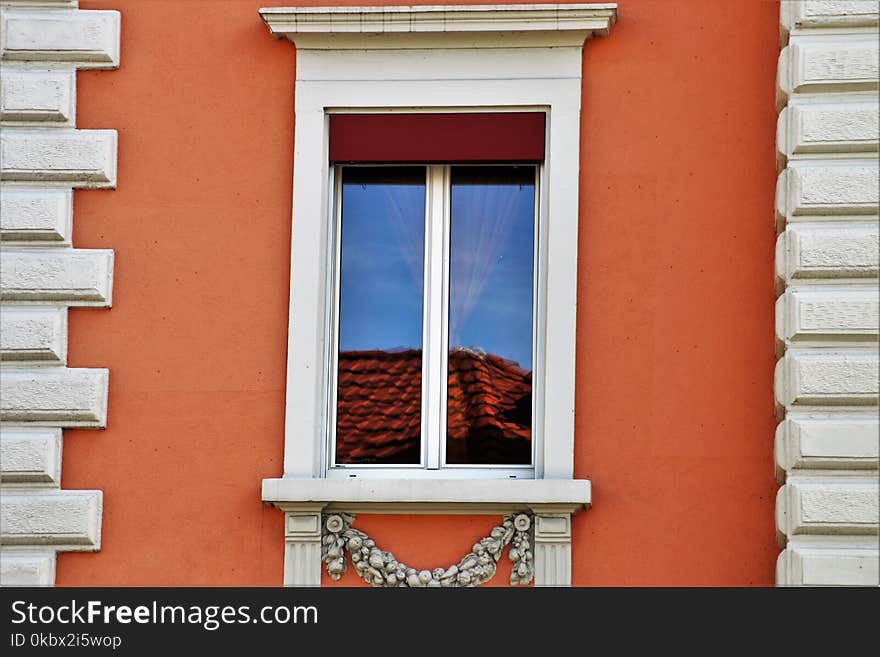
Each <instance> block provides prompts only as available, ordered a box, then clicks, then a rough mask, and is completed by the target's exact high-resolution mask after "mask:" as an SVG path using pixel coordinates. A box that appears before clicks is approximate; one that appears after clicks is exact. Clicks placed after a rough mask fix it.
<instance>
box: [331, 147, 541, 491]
mask: <svg viewBox="0 0 880 657" xmlns="http://www.w3.org/2000/svg"><path fill="white" fill-rule="evenodd" d="M447 147H448V145H447ZM334 178H335V181H334V182H335V192H336V193H335V194H334V198H335V201H336V202H335V204H334V208H333V209H332V212H333V215H334V219H335V220H334V222H333V226H334V228H335V239H334V240H333V242H334V245H335V250H336V259H335V262H334V264H335V270H334V272H333V280H334V284H333V290H334V294H333V297H332V298H333V302H334V308H333V311H334V312H332V313H331V315H332V317H333V318H334V324H333V326H332V328H331V333H332V336H333V340H332V344H333V345H334V349H333V353H332V355H331V357H332V358H333V359H334V362H333V366H332V367H331V368H329V371H330V372H332V373H333V374H334V376H332V377H331V381H330V388H331V390H330V393H331V395H330V398H331V400H332V402H331V406H330V410H331V413H332V414H333V418H332V420H331V422H330V423H329V427H330V430H331V431H330V433H331V440H330V441H329V444H330V446H331V454H330V468H331V473H332V474H333V475H334V476H344V477H355V476H370V475H372V476H376V475H382V476H387V475H388V474H390V472H387V471H384V470H386V469H392V470H393V473H394V474H395V475H397V476H401V475H404V476H415V475H417V474H419V473H421V474H428V475H430V476H436V475H437V474H438V473H437V471H438V470H441V471H443V474H449V473H450V472H451V471H458V472H459V474H466V475H467V476H474V475H475V473H477V472H478V471H481V472H480V474H481V475H482V476H486V475H490V476H502V477H510V478H520V477H533V476H534V449H533V446H534V444H535V442H534V438H535V432H534V430H533V426H532V416H533V394H532V392H533V390H532V372H533V362H534V352H535V336H536V331H535V313H534V307H535V304H534V299H535V288H536V280H537V279H536V276H535V273H536V271H537V268H536V255H537V251H536V249H535V242H536V235H537V229H538V221H537V217H538V203H537V200H538V198H539V195H538V194H537V190H538V187H539V167H538V166H536V165H534V164H500V165H499V164H493V165H485V164H479V165H432V166H411V165H410V166H400V165H398V166H395V165H387V166H380V165H360V166H358V165H343V166H337V167H336V168H335V170H334Z"/></svg>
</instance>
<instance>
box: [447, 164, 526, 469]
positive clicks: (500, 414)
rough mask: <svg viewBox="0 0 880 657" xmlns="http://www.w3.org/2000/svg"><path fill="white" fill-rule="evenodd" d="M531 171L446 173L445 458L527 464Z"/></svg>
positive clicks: (462, 461) (467, 169)
mask: <svg viewBox="0 0 880 657" xmlns="http://www.w3.org/2000/svg"><path fill="white" fill-rule="evenodd" d="M534 235H535V168H534V167H509V166H508V167H502V166H495V167H465V166H460V167H453V168H452V210H451V227H450V245H449V279H450V286H449V370H448V374H447V376H448V378H447V382H448V392H447V410H446V415H447V422H446V424H447V430H446V462H447V463H451V464H498V465H529V464H531V462H532V446H531V442H532V325H533V322H532V305H533V299H532V296H533V282H534V247H535V245H534Z"/></svg>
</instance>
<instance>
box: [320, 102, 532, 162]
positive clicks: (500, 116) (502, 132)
mask: <svg viewBox="0 0 880 657" xmlns="http://www.w3.org/2000/svg"><path fill="white" fill-rule="evenodd" d="M543 160H544V113H543V112H489V113H471V114H457V113H455V114H453V113H450V114H331V115H330V161H331V162H401V163H403V162H431V163H445V162H541V161H543Z"/></svg>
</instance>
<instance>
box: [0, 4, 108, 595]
mask: <svg viewBox="0 0 880 657" xmlns="http://www.w3.org/2000/svg"><path fill="white" fill-rule="evenodd" d="M119 30H120V15H119V12H117V11H103V10H102V11H97V10H89V11H81V10H79V8H78V2H77V1H76V0H0V128H2V135H0V246H2V249H0V258H2V261H3V266H2V268H0V324H2V326H0V329H2V330H0V365H2V367H0V425H2V428H0V455H2V459H0V515H2V527H0V534H2V548H0V585H3V586H52V585H54V583H55V561H56V559H55V555H56V552H57V551H66V550H76V551H95V550H99V549H100V547H101V514H102V494H101V491H71V490H61V488H60V486H61V444H62V427H91V428H102V427H104V426H106V422H107V394H108V371H107V370H106V369H82V368H77V369H69V368H67V367H66V362H67V308H68V307H70V306H93V307H109V306H110V304H111V302H112V283H113V252H112V251H110V250H96V249H74V248H72V245H71V236H72V211H73V189H75V188H77V189H79V188H113V187H115V185H116V142H117V135H116V131H115V130H77V129H76V71H77V70H78V69H111V68H116V67H118V65H119V35H120V31H119Z"/></svg>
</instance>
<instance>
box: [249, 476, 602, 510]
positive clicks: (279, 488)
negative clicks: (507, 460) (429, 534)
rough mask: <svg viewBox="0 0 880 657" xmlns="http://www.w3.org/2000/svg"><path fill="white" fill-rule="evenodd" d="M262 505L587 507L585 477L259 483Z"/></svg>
mask: <svg viewBox="0 0 880 657" xmlns="http://www.w3.org/2000/svg"><path fill="white" fill-rule="evenodd" d="M263 501H264V502H268V503H270V504H273V505H274V506H277V507H279V508H280V509H282V510H284V511H291V510H301V509H304V508H313V509H324V510H328V511H346V512H351V513H383V514H386V513H387V514H398V513H401V514H402V513H421V514H444V513H468V514H496V513H505V512H511V511H531V512H534V513H576V512H577V511H580V510H582V509H587V508H589V507H590V502H591V497H590V481H589V480H588V479H497V480H491V479H490V480H486V479H455V480H449V479H381V480H380V479H373V480H366V479H361V480H345V479H342V480H340V479H305V478H295V477H283V478H280V479H264V480H263Z"/></svg>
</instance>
